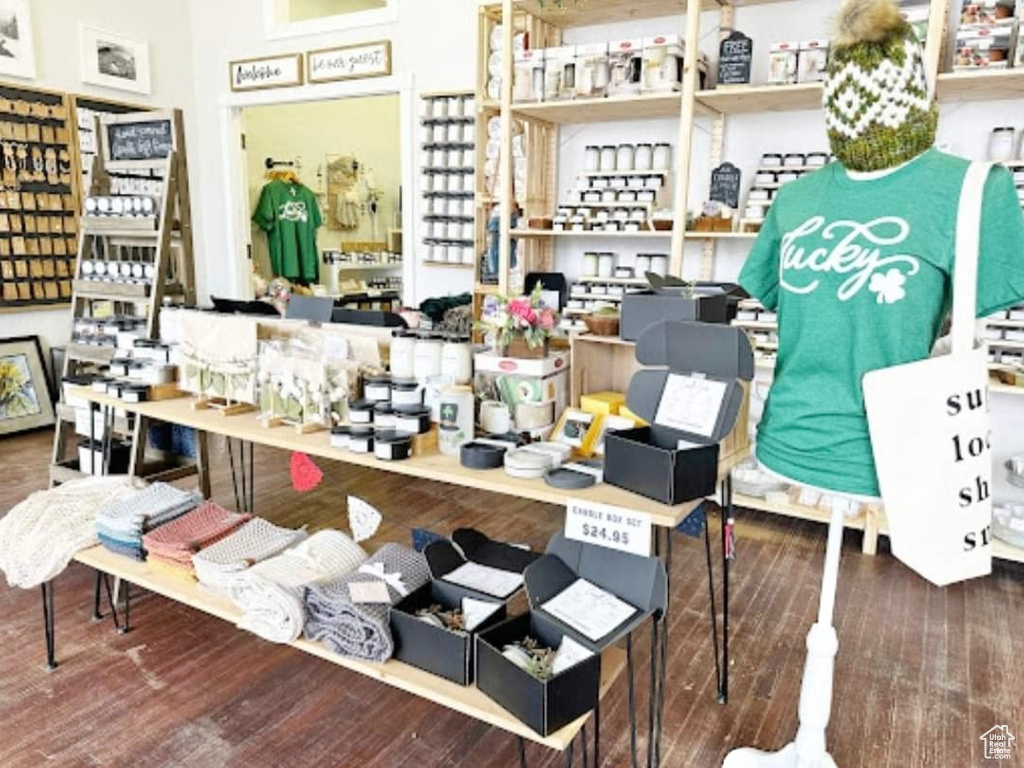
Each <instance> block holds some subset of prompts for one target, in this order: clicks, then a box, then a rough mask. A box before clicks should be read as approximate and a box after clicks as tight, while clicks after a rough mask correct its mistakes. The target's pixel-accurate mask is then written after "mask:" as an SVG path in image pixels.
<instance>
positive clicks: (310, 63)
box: [306, 40, 391, 83]
mask: <svg viewBox="0 0 1024 768" xmlns="http://www.w3.org/2000/svg"><path fill="white" fill-rule="evenodd" d="M306 61H307V69H308V73H307V78H306V79H307V80H308V81H309V82H310V83H330V82H334V81H336V80H359V79H361V78H365V77H387V76H388V75H390V74H391V41H390V40H377V41H375V42H372V43H360V44H359V45H345V46H341V47H339V48H325V49H323V50H319V51H310V52H309V53H308V54H307V55H306Z"/></svg>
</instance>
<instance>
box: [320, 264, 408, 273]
mask: <svg viewBox="0 0 1024 768" xmlns="http://www.w3.org/2000/svg"><path fill="white" fill-rule="evenodd" d="M330 268H331V269H335V270H337V271H338V272H372V271H374V270H388V269H401V268H402V262H398V263H397V264H332V265H330Z"/></svg>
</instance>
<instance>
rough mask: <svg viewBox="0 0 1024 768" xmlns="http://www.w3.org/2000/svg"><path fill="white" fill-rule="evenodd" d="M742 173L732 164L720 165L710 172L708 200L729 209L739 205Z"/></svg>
mask: <svg viewBox="0 0 1024 768" xmlns="http://www.w3.org/2000/svg"><path fill="white" fill-rule="evenodd" d="M742 175H743V174H742V172H741V171H740V169H739V168H737V167H736V166H735V165H733V164H732V163H722V164H721V165H720V166H718V167H717V168H715V170H713V171H712V172H711V194H710V195H709V198H710V199H711V200H715V201H716V202H719V203H725V205H728V206H729V207H731V208H738V207H739V204H740V178H741V176H742Z"/></svg>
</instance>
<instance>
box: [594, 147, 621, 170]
mask: <svg viewBox="0 0 1024 768" xmlns="http://www.w3.org/2000/svg"><path fill="white" fill-rule="evenodd" d="M617 158H618V151H617V150H616V149H615V147H613V146H607V147H601V167H600V169H599V170H601V171H604V172H606V173H607V172H609V171H614V170H615V169H616V165H615V161H616V159H617Z"/></svg>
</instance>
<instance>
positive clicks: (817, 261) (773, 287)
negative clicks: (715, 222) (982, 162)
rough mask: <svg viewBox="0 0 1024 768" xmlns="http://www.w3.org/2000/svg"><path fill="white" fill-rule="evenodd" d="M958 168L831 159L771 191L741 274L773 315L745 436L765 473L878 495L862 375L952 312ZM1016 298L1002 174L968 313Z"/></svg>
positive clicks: (1012, 202)
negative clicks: (767, 381)
mask: <svg viewBox="0 0 1024 768" xmlns="http://www.w3.org/2000/svg"><path fill="white" fill-rule="evenodd" d="M967 166H968V162H967V161H966V160H963V159H961V158H957V157H953V156H951V155H947V154H944V153H942V152H940V151H938V150H936V149H931V150H929V151H927V152H925V153H924V154H922V155H920V156H918V157H917V158H916V159H915V160H913V161H911V162H910V163H909V164H907V165H905V166H903V167H901V168H899V169H898V170H896V171H894V172H892V173H891V174H889V175H887V176H883V177H881V178H878V179H874V180H870V181H866V180H855V179H851V178H850V177H849V176H848V175H847V172H846V169H845V168H844V167H843V166H842V164H840V163H833V164H831V165H829V166H828V167H826V168H824V169H822V170H820V171H818V172H816V173H813V174H810V175H808V176H805V177H804V178H802V179H800V180H799V181H796V182H793V183H791V184H789V185H787V186H786V187H784V188H783V189H781V190H780V191H779V193H778V195H777V196H776V199H775V202H774V203H773V204H772V207H771V209H770V210H769V213H768V216H767V217H766V219H765V222H764V226H763V228H762V230H761V233H760V235H759V236H758V238H757V241H756V242H755V244H754V247H753V250H752V251H751V253H750V256H749V257H748V258H747V261H746V264H745V265H744V267H743V270H742V273H741V275H740V278H739V282H740V284H741V285H742V286H743V288H744V289H745V290H746V291H747V292H748V293H750V294H751V295H752V296H755V297H756V298H758V299H760V300H761V303H763V304H764V305H765V307H767V308H768V309H774V310H777V312H778V322H779V340H780V347H779V351H778V359H777V361H776V364H775V380H774V383H773V384H772V388H771V391H770V393H769V396H768V402H767V404H766V406H765V412H764V417H763V419H762V421H761V424H760V426H759V427H758V432H757V458H758V459H759V460H760V461H761V463H762V464H764V465H765V467H767V468H768V469H769V470H772V471H773V472H776V473H778V474H779V475H782V476H784V477H787V478H790V479H792V480H795V481H797V482H800V483H805V484H807V485H811V486H815V487H818V488H825V489H828V490H832V491H837V492H844V493H851V494H858V495H863V496H878V495H880V494H879V489H878V479H877V477H876V474H875V465H874V458H873V455H872V452H871V438H870V435H869V433H868V425H867V417H866V414H865V410H864V397H863V393H862V389H861V380H862V379H863V377H864V374H865V373H867V372H869V371H873V370H877V369H880V368H887V367H890V366H894V365H901V364H904V363H909V362H913V361H916V360H922V359H924V358H926V357H928V355H929V354H930V352H931V349H932V346H933V345H934V343H935V341H936V338H937V336H938V334H939V331H940V328H941V325H942V322H943V320H944V318H945V317H946V315H947V313H948V311H949V307H950V306H951V302H952V298H951V279H952V271H953V262H954V253H955V234H956V220H957V208H958V205H959V201H960V187H961V185H962V183H963V178H964V174H965V173H966V171H967ZM1022 299H1024V216H1022V214H1021V208H1020V202H1019V200H1018V198H1017V192H1016V189H1015V187H1014V183H1013V177H1012V176H1011V175H1010V173H1009V172H1008V171H1007V170H1006V169H1005V168H997V169H995V170H993V172H992V173H991V174H990V176H989V178H988V181H987V183H986V186H985V199H984V208H983V213H982V238H981V250H980V257H979V266H978V303H977V314H978V317H984V316H987V315H990V314H992V313H993V312H996V311H998V310H1000V309H1004V308H1006V307H1008V306H1012V305H1013V304H1016V303H1018V302H1020V301H1021V300H1022Z"/></svg>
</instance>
